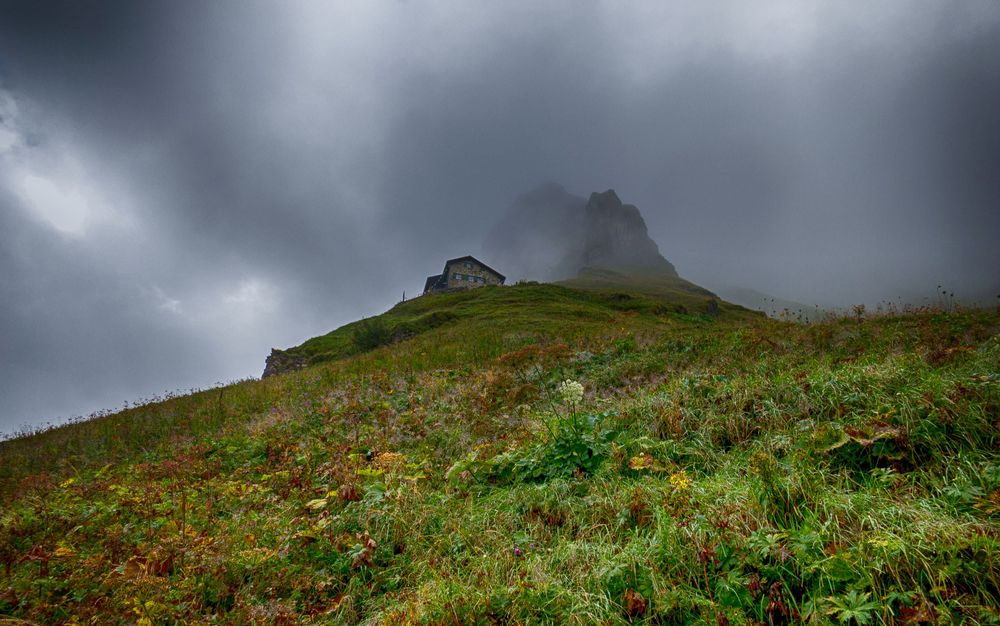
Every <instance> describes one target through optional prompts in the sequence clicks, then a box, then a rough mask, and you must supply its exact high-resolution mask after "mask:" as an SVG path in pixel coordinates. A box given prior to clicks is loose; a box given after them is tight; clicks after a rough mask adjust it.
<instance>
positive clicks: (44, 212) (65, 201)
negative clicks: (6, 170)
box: [15, 172, 92, 235]
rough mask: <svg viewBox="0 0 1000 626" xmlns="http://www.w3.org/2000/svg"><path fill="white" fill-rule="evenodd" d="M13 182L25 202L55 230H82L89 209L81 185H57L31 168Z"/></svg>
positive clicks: (65, 231) (72, 231) (69, 231)
mask: <svg viewBox="0 0 1000 626" xmlns="http://www.w3.org/2000/svg"><path fill="white" fill-rule="evenodd" d="M15 186H16V189H17V192H18V195H19V196H20V197H21V199H22V200H23V201H24V203H25V204H26V205H28V207H29V208H31V209H32V210H33V211H34V212H35V214H36V215H38V216H39V217H41V218H42V219H44V220H45V221H46V222H48V223H49V224H51V225H52V226H53V227H54V228H55V229H56V230H59V231H61V232H64V233H67V234H70V235H82V234H83V232H84V227H85V225H86V222H87V219H88V217H89V216H90V214H91V212H92V211H91V208H90V202H89V200H88V199H87V197H86V196H85V195H84V194H83V192H82V190H81V189H80V188H78V187H71V186H61V185H57V184H56V183H54V182H53V181H52V180H50V179H48V178H44V177H42V176H38V175H36V174H34V173H31V172H22V173H21V176H20V179H19V180H16V181H15Z"/></svg>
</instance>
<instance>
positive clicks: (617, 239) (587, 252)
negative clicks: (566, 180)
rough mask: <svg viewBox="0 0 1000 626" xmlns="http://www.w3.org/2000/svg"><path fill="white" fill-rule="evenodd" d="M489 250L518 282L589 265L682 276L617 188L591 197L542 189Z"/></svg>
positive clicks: (499, 229)
mask: <svg viewBox="0 0 1000 626" xmlns="http://www.w3.org/2000/svg"><path fill="white" fill-rule="evenodd" d="M484 248H485V250H486V252H487V254H488V255H489V256H490V258H492V259H495V260H496V263H497V264H498V266H500V267H503V268H504V271H505V272H508V276H511V277H513V278H514V279H515V280H519V279H537V280H561V279H566V278H572V277H574V276H576V275H577V274H578V273H579V272H580V270H582V269H583V268H585V267H600V268H606V269H612V270H617V271H624V272H635V271H640V272H650V271H653V272H659V273H664V274H667V275H670V276H676V275H677V272H676V271H675V269H674V266H673V265H671V264H670V263H669V262H668V261H667V260H666V259H664V258H663V256H661V255H660V251H659V248H658V247H657V245H656V243H655V242H654V241H653V240H652V239H650V238H649V233H648V231H647V229H646V222H645V220H643V218H642V214H641V213H640V212H639V209H638V208H637V207H636V206H635V205H631V204H622V201H621V200H620V199H619V198H618V195H617V194H616V193H615V191H614V190H613V189H609V190H607V191H605V192H603V193H593V194H591V195H590V198H589V200H585V199H584V198H582V197H580V196H575V195H573V194H571V193H569V192H567V191H566V189H565V188H563V187H562V186H561V185H558V184H555V183H545V184H543V185H541V186H539V187H536V188H535V189H533V190H531V191H529V192H527V193H525V194H522V195H521V196H520V197H518V198H517V200H516V201H515V202H514V204H512V205H511V207H510V208H509V209H508V210H507V212H506V213H505V214H504V215H503V216H502V217H501V218H500V220H499V221H498V222H497V224H496V225H495V226H494V227H493V229H492V230H491V231H490V233H489V235H488V236H487V238H486V241H485V243H484Z"/></svg>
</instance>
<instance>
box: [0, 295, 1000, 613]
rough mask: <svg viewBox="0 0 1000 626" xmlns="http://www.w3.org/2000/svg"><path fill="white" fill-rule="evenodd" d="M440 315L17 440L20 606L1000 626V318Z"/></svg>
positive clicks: (603, 304)
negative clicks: (266, 371)
mask: <svg viewBox="0 0 1000 626" xmlns="http://www.w3.org/2000/svg"><path fill="white" fill-rule="evenodd" d="M617 291H618V292H620V291H621V290H617ZM612 295H614V294H612ZM446 310H447V311H449V312H450V315H451V317H449V319H448V321H447V323H444V324H440V325H436V326H433V327H432V328H429V329H427V330H425V331H424V332H421V333H419V334H416V335H415V336H413V337H412V338H411V339H408V340H405V341H401V342H398V343H394V344H392V345H387V346H384V347H381V348H377V349H374V350H371V351H369V352H366V353H364V354H360V355H354V356H346V355H345V356H343V357H341V358H339V359H338V360H334V361H330V362H325V363H321V364H318V365H316V366H314V367H311V368H309V369H307V370H304V371H301V372H297V373H293V374H288V375H284V376H277V377H273V378H269V379H267V380H265V381H251V382H244V383H240V384H238V385H235V386H231V387H227V388H226V389H224V390H222V391H221V392H220V391H219V390H215V391H210V392H204V393H201V394H197V395H195V396H188V397H182V398H174V399H171V400H168V401H167V402H164V403H160V404H156V405H150V406H146V407H140V408H137V409H132V410H130V411H127V412H124V413H121V414H116V415H113V416H108V417H106V418H102V419H101V420H97V421H95V422H88V423H83V424H77V425H73V426H70V427H67V428H63V429H57V430H54V431H52V432H49V433H43V434H41V435H38V436H35V437H32V438H27V439H22V440H15V441H10V442H4V443H0V477H2V479H3V483H2V488H3V490H4V493H5V494H6V497H7V505H6V506H5V507H4V510H3V513H2V517H0V558H2V560H3V563H2V564H0V616H3V615H7V616H11V617H17V618H28V619H31V620H34V621H35V622H38V623H71V622H72V620H78V621H80V622H81V623H82V622H84V621H87V620H88V619H91V618H94V619H96V620H97V622H99V623H136V622H139V623H143V624H147V623H148V624H152V623H175V622H177V621H182V620H188V621H212V620H214V621H216V622H219V623H234V624H235V623H254V622H256V623H312V622H314V623H358V622H364V623H387V624H388V623H406V622H412V623H538V622H552V623H565V622H576V623H595V622H597V623H611V624H617V623H630V622H635V623H678V624H680V623H713V624H724V623H729V624H744V623H792V622H797V621H805V622H808V623H856V624H864V623H921V622H923V623H949V622H954V623H960V622H967V623H997V613H996V608H995V607H996V606H997V605H998V604H1000V562H998V559H1000V537H998V529H1000V525H998V521H1000V520H998V515H1000V462H998V460H997V458H998V457H997V447H998V441H997V437H998V425H1000V375H998V371H1000V338H998V335H997V333H998V329H1000V316H998V315H997V314H996V313H992V312H985V311H956V312H942V311H928V312H921V313H915V314H908V315H898V316H886V317H875V318H868V319H862V320H855V319H838V320H833V321H829V322H824V323H820V324H813V325H794V324H789V323H783V322H778V321H775V320H769V319H765V318H760V317H756V316H750V315H744V314H743V313H741V312H740V311H739V310H736V311H733V312H731V313H730V312H727V311H726V309H725V306H724V305H723V310H722V311H721V313H722V314H721V315H719V316H718V317H710V316H705V315H697V314H692V313H694V312H695V311H696V309H692V308H688V309H687V310H688V311H689V312H688V313H687V314H684V313H679V312H677V311H675V310H671V309H670V308H669V307H664V306H663V302H662V300H656V299H653V298H643V297H642V296H639V295H634V296H632V297H629V298H624V299H623V298H620V297H609V295H608V294H606V293H602V292H601V291H600V290H598V291H593V292H581V291H578V290H574V289H568V288H564V287H556V286H550V285H539V286H519V287H515V288H507V289H492V290H491V289H480V290H476V291H475V292H466V293H459V294H446V295H441V296H434V297H432V298H421V299H418V300H414V301H411V302H408V303H404V305H400V306H399V307H396V309H393V311H390V314H392V315H393V316H394V319H392V320H389V323H390V324H393V325H395V324H400V323H405V322H412V320H415V319H420V318H421V317H422V316H426V315H428V314H433V313H435V312H438V311H446ZM387 315H389V314H387ZM344 336H348V335H346V333H345V334H344ZM327 337H329V336H327ZM341 339H342V338H341ZM329 345H333V344H332V343H330V344H329ZM323 352H329V349H328V348H327V347H322V348H321V349H320V350H318V351H317V354H320V353H323ZM567 379H571V380H573V381H579V383H580V384H581V385H582V387H583V394H582V396H581V397H577V396H576V395H575V392H574V391H573V386H572V385H566V384H563V381H565V380H567ZM43 468H44V469H45V470H46V473H40V470H41V469H43Z"/></svg>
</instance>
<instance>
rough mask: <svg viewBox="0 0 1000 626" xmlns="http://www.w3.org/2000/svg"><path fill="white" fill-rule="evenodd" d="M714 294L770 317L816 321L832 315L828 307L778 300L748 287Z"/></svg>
mask: <svg viewBox="0 0 1000 626" xmlns="http://www.w3.org/2000/svg"><path fill="white" fill-rule="evenodd" d="M714 289H715V291H716V293H718V294H719V295H720V296H721V297H723V298H725V299H726V300H728V301H729V302H732V303H733V304H738V305H740V306H742V307H746V308H748V309H751V310H753V311H762V312H764V313H766V314H767V315H770V316H771V317H779V316H781V315H783V314H784V315H792V316H796V315H799V314H801V315H803V316H806V317H809V318H810V319H818V318H819V317H820V316H822V315H826V314H829V313H832V312H833V310H832V309H831V308H829V307H822V306H819V305H818V304H803V303H802V302H796V301H795V300H788V299H786V298H779V297H777V296H772V295H770V294H767V293H764V292H762V291H757V290H756V289H751V288H748V287H736V286H731V285H730V286H726V287H715V288H714Z"/></svg>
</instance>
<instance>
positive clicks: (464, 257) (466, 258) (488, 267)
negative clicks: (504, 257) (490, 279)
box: [442, 255, 507, 281]
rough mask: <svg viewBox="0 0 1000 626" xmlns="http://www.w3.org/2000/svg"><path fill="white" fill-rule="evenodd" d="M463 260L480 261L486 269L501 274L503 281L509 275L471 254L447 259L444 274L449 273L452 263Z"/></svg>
mask: <svg viewBox="0 0 1000 626" xmlns="http://www.w3.org/2000/svg"><path fill="white" fill-rule="evenodd" d="M462 261H475V262H476V263H479V264H480V265H482V266H483V267H484V268H485V269H488V270H489V271H491V272H493V273H494V274H496V275H497V276H499V277H500V280H501V281H504V280H507V277H506V276H504V275H503V274H501V273H500V272H498V271H496V270H495V269H493V268H492V267H490V266H489V265H487V264H485V263H483V262H482V261H480V260H479V259H477V258H476V257H474V256H469V255H465V256H460V257H458V258H457V259H448V260H447V261H445V262H444V272H442V274H447V273H448V266H449V265H451V264H452V263H460V262H462Z"/></svg>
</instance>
